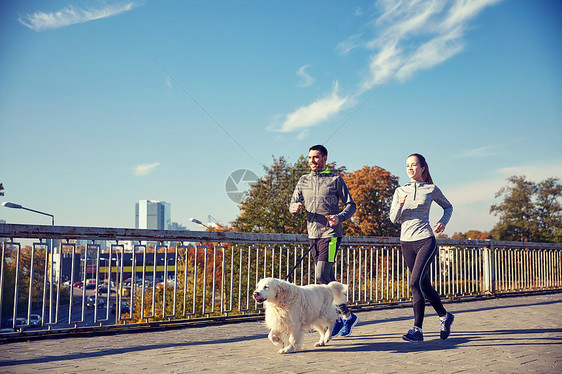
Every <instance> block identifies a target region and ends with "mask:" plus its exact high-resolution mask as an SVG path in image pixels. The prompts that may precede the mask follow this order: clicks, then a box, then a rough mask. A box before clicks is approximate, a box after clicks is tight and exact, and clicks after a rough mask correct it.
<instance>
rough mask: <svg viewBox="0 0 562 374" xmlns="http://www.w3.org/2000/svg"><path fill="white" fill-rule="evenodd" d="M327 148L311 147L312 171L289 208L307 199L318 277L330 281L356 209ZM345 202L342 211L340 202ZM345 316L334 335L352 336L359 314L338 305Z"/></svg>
mask: <svg viewBox="0 0 562 374" xmlns="http://www.w3.org/2000/svg"><path fill="white" fill-rule="evenodd" d="M327 160H328V150H327V149H326V147H324V146H323V145H315V146H313V147H310V149H309V152H308V165H309V166H310V169H311V172H310V173H309V174H306V175H303V176H302V177H301V178H300V180H299V181H298V183H297V186H296V187H295V191H294V192H293V197H292V199H291V204H290V206H289V211H290V212H291V213H292V214H297V213H298V212H299V210H300V208H301V206H302V204H303V203H304V206H305V209H306V221H307V229H308V239H309V242H310V250H311V252H312V258H313V259H314V264H315V271H316V281H317V282H318V283H321V284H328V283H330V282H332V281H335V280H336V277H335V275H334V261H335V260H336V253H337V251H338V248H339V245H340V243H341V238H342V236H343V230H342V224H341V223H342V222H343V221H345V220H347V219H349V218H350V217H351V216H352V215H353V213H355V211H356V206H355V202H354V201H353V199H352V197H351V194H350V193H349V190H348V189H347V186H346V184H345V182H344V180H343V179H342V178H341V177H340V176H338V175H336V174H334V173H332V172H331V171H330V168H328V167H327V166H326V162H327ZM340 200H341V201H342V202H343V203H344V205H345V207H344V209H343V210H342V211H341V212H340V211H339V206H338V203H339V201H340ZM337 308H338V311H339V312H340V314H341V315H342V316H343V319H342V318H339V319H338V321H337V322H336V323H335V324H334V327H333V329H332V336H338V335H339V336H349V335H350V334H351V330H352V329H353V327H354V326H355V325H356V324H357V321H358V318H357V316H356V315H355V314H353V313H351V312H350V311H349V309H348V308H347V305H346V304H341V305H338V306H337Z"/></svg>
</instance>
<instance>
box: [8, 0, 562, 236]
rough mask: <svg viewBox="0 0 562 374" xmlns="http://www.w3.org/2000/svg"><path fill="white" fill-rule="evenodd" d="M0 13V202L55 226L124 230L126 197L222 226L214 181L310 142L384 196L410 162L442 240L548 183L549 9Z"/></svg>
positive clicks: (554, 172) (555, 55)
mask: <svg viewBox="0 0 562 374" xmlns="http://www.w3.org/2000/svg"><path fill="white" fill-rule="evenodd" d="M0 8H1V9H0V182H2V183H3V184H4V188H5V196H4V197H3V198H1V199H2V201H11V202H15V203H19V204H22V205H24V206H26V207H29V208H32V209H36V210H40V211H43V212H48V213H52V214H54V215H55V220H56V222H55V223H56V224H57V225H69V226H99V227H134V207H135V202H136V201H138V200H141V199H151V200H162V201H167V202H169V203H170V204H171V207H172V220H173V221H175V222H179V223H182V224H184V225H185V226H187V227H188V228H190V229H194V230H196V229H199V227H198V226H196V225H195V224H193V223H190V222H189V218H190V217H196V218H199V219H200V220H202V221H204V222H205V221H207V217H208V216H209V215H212V216H213V217H214V218H216V219H217V220H218V221H220V222H221V223H229V222H231V221H232V220H234V219H235V218H236V216H237V215H238V213H239V209H238V205H237V204H236V203H234V202H233V201H231V200H230V199H229V197H228V195H227V194H226V192H225V182H226V180H227V178H228V176H229V175H230V174H231V173H232V172H233V171H235V170H238V169H249V170H251V171H253V172H255V173H256V174H257V175H263V165H270V164H271V162H272V156H275V157H279V156H284V157H285V158H287V159H288V160H289V161H290V162H294V161H295V160H296V159H297V158H298V157H299V156H300V155H301V154H306V153H307V152H308V148H309V147H310V146H311V145H313V144H319V143H321V144H322V143H323V144H325V145H326V146H327V148H328V150H329V157H328V158H329V161H336V162H337V163H338V165H345V166H346V167H347V168H348V170H350V171H352V170H357V169H360V168H361V167H363V166H364V165H370V166H372V165H377V166H379V167H382V168H384V169H386V170H389V171H390V172H391V173H392V174H394V175H396V176H399V177H400V182H401V183H405V182H406V181H407V177H406V173H405V160H406V156H407V155H408V154H410V153H413V152H419V153H422V154H424V155H425V156H426V158H427V160H428V162H429V166H430V170H431V173H432V176H433V179H434V181H435V183H436V184H437V185H438V186H439V187H440V188H441V189H442V190H443V192H444V193H445V195H446V196H447V197H448V198H449V199H450V200H451V202H452V204H453V206H454V209H455V210H454V213H453V217H452V219H451V221H450V223H449V225H448V227H447V229H446V231H445V233H447V234H449V235H451V234H453V232H456V231H463V232H464V231H467V230H469V229H478V230H486V231H487V230H489V229H491V228H492V226H493V224H494V223H495V221H496V218H495V217H494V216H491V215H490V214H489V213H488V211H489V207H490V205H491V204H492V203H494V202H495V201H496V200H495V199H494V195H495V193H496V192H497V191H498V190H499V189H500V188H501V187H502V186H504V185H505V184H506V180H505V179H506V178H507V177H509V176H511V175H526V176H527V177H528V178H529V179H531V180H534V181H536V182H538V181H540V180H543V179H545V178H547V177H558V178H560V177H561V176H562V151H561V149H562V147H561V146H560V144H561V141H562V105H561V103H562V68H561V67H560V66H561V63H560V61H562V59H561V54H562V30H561V29H562V26H561V24H560V22H559V19H560V15H561V14H562V13H561V10H562V5H561V4H560V2H559V1H556V0H552V1H547V0H541V1H523V0H505V1H495V0H474V1H469V0H465V1H371V2H367V1H320V0H318V1H292V0H288V1H196V0H193V1H151V0H144V1H75V0H64V1H49V2H44V1H17V2H15V1H14V2H2V5H0ZM243 188H244V187H241V189H243ZM439 214H440V209H439V208H438V207H437V206H435V207H434V209H433V217H435V218H438V216H439ZM0 219H4V220H6V221H7V222H11V223H29V224H49V223H50V220H49V218H48V217H41V216H39V215H36V214H33V213H31V212H26V211H22V210H15V209H8V208H0Z"/></svg>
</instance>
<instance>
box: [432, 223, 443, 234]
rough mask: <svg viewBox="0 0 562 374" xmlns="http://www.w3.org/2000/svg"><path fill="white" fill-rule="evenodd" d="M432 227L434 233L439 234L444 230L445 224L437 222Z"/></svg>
mask: <svg viewBox="0 0 562 374" xmlns="http://www.w3.org/2000/svg"><path fill="white" fill-rule="evenodd" d="M433 229H434V230H435V232H436V233H438V234H439V233H441V232H443V231H444V230H445V225H444V224H443V222H437V223H436V224H435V226H433Z"/></svg>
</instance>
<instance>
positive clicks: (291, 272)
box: [283, 247, 312, 281]
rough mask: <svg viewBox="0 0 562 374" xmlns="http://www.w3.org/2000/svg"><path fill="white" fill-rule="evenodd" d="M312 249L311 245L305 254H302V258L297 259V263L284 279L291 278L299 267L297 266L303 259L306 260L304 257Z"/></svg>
mask: <svg viewBox="0 0 562 374" xmlns="http://www.w3.org/2000/svg"><path fill="white" fill-rule="evenodd" d="M311 250H312V247H310V248H309V249H308V251H306V253H305V254H304V255H302V257H301V258H300V260H298V261H297V263H296V265H295V266H293V268H292V269H291V271H290V272H288V273H287V275H286V276H285V278H283V280H285V281H286V280H287V279H289V277H290V276H291V274H293V272H294V271H295V269H296V268H297V266H299V265H300V263H301V262H302V260H304V258H305V257H306V256H307V255H308V253H309V252H310V251H311Z"/></svg>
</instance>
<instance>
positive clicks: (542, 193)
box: [490, 176, 562, 242]
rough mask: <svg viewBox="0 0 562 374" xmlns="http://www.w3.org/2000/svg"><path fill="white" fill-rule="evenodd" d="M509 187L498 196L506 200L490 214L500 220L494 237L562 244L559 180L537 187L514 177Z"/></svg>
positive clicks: (509, 180)
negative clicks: (561, 242)
mask: <svg viewBox="0 0 562 374" xmlns="http://www.w3.org/2000/svg"><path fill="white" fill-rule="evenodd" d="M507 180H508V182H509V184H508V185H507V186H506V187H503V188H501V189H500V190H499V191H498V192H497V193H496V196H495V197H496V198H498V197H500V196H504V199H503V201H502V202H501V203H499V204H493V205H492V206H491V207H490V213H493V214H494V215H496V216H499V222H498V223H497V224H496V225H495V226H494V228H493V229H492V231H491V235H492V237H493V238H494V239H496V240H516V241H538V242H560V241H561V240H562V209H561V206H560V202H559V199H560V197H561V196H562V185H560V184H559V183H558V179H557V178H548V179H546V180H544V181H542V182H540V183H538V184H536V183H534V182H532V181H529V180H527V179H526V177H525V176H512V177H510V178H508V179H507Z"/></svg>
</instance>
